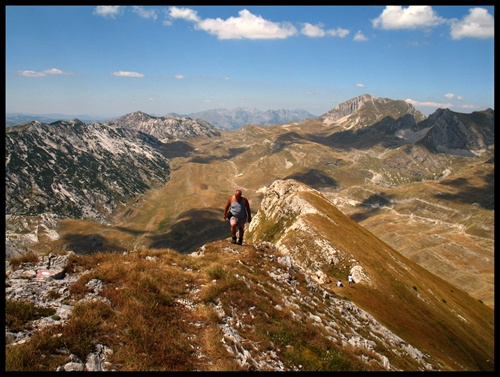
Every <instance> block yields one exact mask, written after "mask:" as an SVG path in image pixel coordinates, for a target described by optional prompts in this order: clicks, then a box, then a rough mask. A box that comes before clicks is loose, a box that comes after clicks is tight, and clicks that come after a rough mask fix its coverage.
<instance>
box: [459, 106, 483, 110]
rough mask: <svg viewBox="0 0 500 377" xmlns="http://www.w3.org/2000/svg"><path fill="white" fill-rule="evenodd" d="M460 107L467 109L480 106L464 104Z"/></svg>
mask: <svg viewBox="0 0 500 377" xmlns="http://www.w3.org/2000/svg"><path fill="white" fill-rule="evenodd" d="M460 108H462V109H466V110H474V109H478V108H479V107H478V106H474V105H462V106H460Z"/></svg>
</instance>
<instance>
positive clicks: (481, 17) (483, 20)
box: [451, 8, 495, 39]
mask: <svg viewBox="0 0 500 377" xmlns="http://www.w3.org/2000/svg"><path fill="white" fill-rule="evenodd" d="M494 36H495V20H494V19H493V16H492V15H491V14H489V13H488V10H486V9H484V8H472V9H469V14H468V15H467V16H465V17H464V18H463V20H461V21H457V20H453V21H452V24H451V38H452V39H462V38H480V39H487V38H493V37H494Z"/></svg>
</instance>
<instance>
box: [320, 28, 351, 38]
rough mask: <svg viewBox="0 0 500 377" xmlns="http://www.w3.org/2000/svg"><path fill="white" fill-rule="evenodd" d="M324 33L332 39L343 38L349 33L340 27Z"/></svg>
mask: <svg viewBox="0 0 500 377" xmlns="http://www.w3.org/2000/svg"><path fill="white" fill-rule="evenodd" d="M326 33H327V34H328V35H331V36H332V37H340V38H344V37H345V36H347V34H349V33H350V32H349V30H347V29H342V28H341V27H338V28H337V29H329V30H327V31H326Z"/></svg>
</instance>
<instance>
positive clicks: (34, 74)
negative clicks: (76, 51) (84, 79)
mask: <svg viewBox="0 0 500 377" xmlns="http://www.w3.org/2000/svg"><path fill="white" fill-rule="evenodd" d="M17 73H18V74H19V75H20V76H25V77H44V76H47V75H53V76H55V75H72V73H71V72H63V71H61V70H60V69H57V68H50V69H46V70H45V71H42V72H35V71H18V72H17Z"/></svg>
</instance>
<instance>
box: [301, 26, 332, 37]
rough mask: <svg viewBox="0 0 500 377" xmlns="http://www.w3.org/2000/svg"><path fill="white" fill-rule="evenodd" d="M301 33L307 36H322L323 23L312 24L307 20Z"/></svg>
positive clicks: (324, 33)
mask: <svg viewBox="0 0 500 377" xmlns="http://www.w3.org/2000/svg"><path fill="white" fill-rule="evenodd" d="M301 33H302V34H304V35H306V36H308V37H313V38H315V37H324V36H325V35H326V32H325V31H324V30H323V25H321V24H320V25H312V24H310V23H308V22H306V23H305V24H304V26H303V27H302V30H301Z"/></svg>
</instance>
